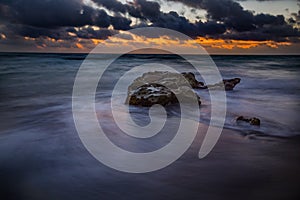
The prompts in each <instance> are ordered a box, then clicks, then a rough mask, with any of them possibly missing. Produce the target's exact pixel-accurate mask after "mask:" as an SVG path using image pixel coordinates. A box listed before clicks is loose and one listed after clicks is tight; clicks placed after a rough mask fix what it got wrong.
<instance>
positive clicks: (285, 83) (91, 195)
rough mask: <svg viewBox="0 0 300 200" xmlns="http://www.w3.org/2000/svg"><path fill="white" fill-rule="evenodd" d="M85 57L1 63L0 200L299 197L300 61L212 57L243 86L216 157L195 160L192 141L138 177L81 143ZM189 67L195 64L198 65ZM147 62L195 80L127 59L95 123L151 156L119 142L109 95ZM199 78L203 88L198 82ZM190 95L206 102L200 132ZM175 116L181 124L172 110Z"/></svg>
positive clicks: (140, 115)
mask: <svg viewBox="0 0 300 200" xmlns="http://www.w3.org/2000/svg"><path fill="white" fill-rule="evenodd" d="M86 57H87V54H50V53H49V54H48V53H47V54H46V53H45V54H38V53H0V113H1V115H0V186H1V189H0V190H2V191H1V192H0V199H49V200H52V199H128V200H129V199H130V200H132V199H224V197H226V198H228V199H261V198H263V199H288V198H286V197H297V196H298V197H299V184H298V183H299V174H300V171H299V161H300V157H299V148H298V147H299V143H294V142H293V141H295V140H298V138H299V135H300V118H299V113H300V56H278V55H276V56H242V55H239V56H218V55H214V56H212V59H213V60H214V62H215V64H216V65H217V67H218V69H219V71H220V73H221V75H222V77H223V78H224V79H230V78H236V77H238V78H241V82H240V83H239V84H238V85H237V86H236V87H235V88H234V90H233V91H228V92H226V96H227V115H226V120H225V125H224V130H225V131H224V132H223V134H222V137H221V139H220V141H219V142H218V144H217V145H216V147H215V149H214V150H213V151H212V153H211V154H209V156H208V157H207V158H205V159H202V160H199V159H198V158H197V153H198V151H199V148H200V142H199V141H197V139H196V142H195V144H193V145H192V147H191V148H190V149H189V151H188V152H187V153H186V154H184V156H183V158H181V159H179V160H178V161H176V162H175V163H174V164H172V165H171V166H168V167H167V168H165V169H162V170H160V171H157V172H153V173H149V174H134V175H132V174H124V173H121V172H118V171H115V170H113V169H110V168H108V167H106V166H104V165H102V164H100V163H99V162H98V161H96V160H95V159H94V158H93V157H92V156H91V155H90V154H89V153H88V152H87V150H86V149H85V148H84V146H83V145H82V143H81V141H80V139H79V137H78V135H77V132H76V129H75V125H74V121H73V116H72V90H73V84H74V80H75V77H76V74H77V71H78V69H79V67H80V66H81V64H82V63H83V62H84V60H85V58H86ZM104 59H105V56H103V55H98V57H96V58H95V59H94V60H93V59H91V60H89V61H88V64H90V65H93V66H95V65H96V66H97V67H99V68H101V67H103V65H102V64H103V62H104ZM189 59H191V60H193V61H195V62H198V61H199V63H201V57H199V56H194V55H191V56H189ZM149 62H151V63H158V64H164V65H167V66H170V67H173V68H175V69H178V70H180V71H182V72H183V71H190V70H191V68H190V66H189V65H188V64H187V62H186V61H185V60H183V59H182V58H181V57H179V56H175V55H150V54H147V55H125V56H122V57H120V58H119V59H118V60H117V61H116V62H114V63H113V66H112V68H109V69H108V71H107V73H106V74H105V76H104V77H103V79H101V82H100V83H99V85H98V89H97V93H96V97H95V98H96V110H97V113H98V114H99V116H100V115H101V121H102V124H103V125H104V126H105V129H106V130H107V132H108V134H111V137H112V138H111V139H112V140H113V141H115V142H116V143H118V144H119V145H120V146H123V145H124V146H126V145H127V147H128V145H129V146H130V147H128V148H130V149H132V150H133V151H144V150H145V149H146V150H149V148H150V149H153V147H152V146H150V147H149V146H147V145H148V144H147V142H144V143H142V144H140V145H139V144H138V143H137V142H135V141H130V142H128V143H127V142H126V138H124V137H120V138H118V137H117V136H118V129H116V126H115V125H114V124H112V120H111V117H110V114H109V113H110V109H111V107H110V106H111V104H110V96H111V90H112V89H113V86H114V84H115V83H116V81H117V80H118V79H119V78H120V77H121V76H122V74H124V73H125V72H126V71H128V70H130V69H131V68H133V67H135V66H138V65H141V64H145V63H149ZM196 78H197V79H198V80H200V81H201V80H203V78H202V77H201V75H199V74H197V76H196ZM196 92H197V93H198V94H199V96H200V97H201V101H202V105H201V108H200V113H201V117H200V119H199V124H200V125H201V127H205V126H207V125H208V124H209V119H210V97H209V93H208V92H207V91H206V90H196ZM126 93H127V91H124V94H126ZM120 103H122V102H120ZM82 106H83V108H84V106H85V105H82ZM131 114H132V117H133V118H135V119H137V120H136V121H137V122H139V123H145V122H149V116H148V112H147V110H145V109H143V108H140V107H138V108H136V107H131ZM172 114H173V115H175V116H176V115H180V113H178V112H176V110H175V111H174V112H173V113H172ZM240 115H242V116H246V117H257V118H259V119H260V120H261V125H260V126H251V125H249V124H247V123H236V121H235V119H236V117H238V116H240ZM202 125H203V126H202ZM87 126H88V124H87ZM175 128H176V127H175ZM170 130H173V128H172V129H170ZM167 132H169V133H170V134H171V133H172V131H167ZM249 136H253V137H254V138H257V139H255V140H251V137H249ZM249 138H250V139H249ZM198 139H199V138H198ZM248 139H249V140H248ZM269 139H270V141H269ZM277 140H279V141H283V142H279V143H278V142H274V141H277ZM154 142H157V143H156V144H155V145H157V146H155V147H154V149H157V148H158V147H161V146H162V144H161V143H162V142H164V141H161V140H156V139H155V138H154ZM148 147H149V148H148ZM2 197H3V198H2ZM294 199H297V198H294Z"/></svg>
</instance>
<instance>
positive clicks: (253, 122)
mask: <svg viewBox="0 0 300 200" xmlns="http://www.w3.org/2000/svg"><path fill="white" fill-rule="evenodd" d="M236 121H244V122H248V123H249V124H251V125H256V126H259V125H260V119H258V118H256V117H252V118H245V117H244V116H239V117H238V118H236Z"/></svg>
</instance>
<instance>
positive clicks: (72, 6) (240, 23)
mask: <svg viewBox="0 0 300 200" xmlns="http://www.w3.org/2000/svg"><path fill="white" fill-rule="evenodd" d="M144 27H161V28H168V29H171V30H174V31H178V32H180V33H182V34H185V35H187V36H189V37H190V41H181V39H180V38H174V37H168V36H167V35H163V34H158V35H157V36H156V37H155V38H153V37H150V38H147V37H146V36H144V35H143V36H137V35H134V34H132V33H130V32H128V31H130V30H132V29H135V28H144ZM299 28H300V0H0V51H1V52H55V53H64V52H65V53H68V52H78V53H81V52H83V53H88V52H90V51H91V50H92V49H93V48H95V47H96V46H97V45H101V46H102V47H104V48H107V49H111V51H112V53H113V51H114V49H116V48H122V47H125V46H128V45H135V44H136V43H139V45H140V46H141V44H151V45H152V46H153V47H159V45H161V44H164V45H173V46H175V47H176V46H177V45H178V46H184V47H185V48H186V47H190V48H194V46H193V45H191V44H192V43H197V44H199V45H201V46H202V47H204V48H205V49H206V51H208V52H209V53H210V54H300V51H299V49H300V29H299ZM116 34H118V37H115V35H116ZM111 47H113V48H111ZM187 53H188V51H187Z"/></svg>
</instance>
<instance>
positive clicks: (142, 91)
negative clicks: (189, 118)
mask: <svg viewBox="0 0 300 200" xmlns="http://www.w3.org/2000/svg"><path fill="white" fill-rule="evenodd" d="M188 76H189V77H190V79H189V80H188V79H186V78H185V75H183V74H178V73H171V72H157V71H156V72H148V73H145V74H143V75H142V76H141V77H138V78H137V79H135V80H134V81H133V83H132V84H131V85H130V86H129V87H128V94H127V99H126V102H125V103H127V104H129V105H136V106H145V107H150V106H152V105H154V104H160V105H163V106H165V105H170V104H175V103H178V99H177V97H176V95H177V96H179V97H180V98H182V99H183V102H189V100H191V101H192V100H195V98H196V99H197V102H198V104H199V105H200V104H201V101H200V97H199V96H198V95H197V94H196V93H195V92H194V91H193V90H192V88H191V87H193V86H192V84H193V85H194V86H196V82H195V80H196V79H195V78H194V79H193V78H192V75H188ZM191 82H192V84H191Z"/></svg>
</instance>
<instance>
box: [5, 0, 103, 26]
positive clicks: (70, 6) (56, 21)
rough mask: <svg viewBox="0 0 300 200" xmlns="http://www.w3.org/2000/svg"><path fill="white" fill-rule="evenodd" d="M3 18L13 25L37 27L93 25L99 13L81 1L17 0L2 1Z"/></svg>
mask: <svg viewBox="0 0 300 200" xmlns="http://www.w3.org/2000/svg"><path fill="white" fill-rule="evenodd" d="M1 7H3V8H4V10H5V12H4V13H3V14H2V17H4V18H7V19H8V20H9V21H10V22H12V23H19V24H26V25H31V26H37V27H60V26H83V25H86V24H89V25H92V24H93V20H94V18H95V16H97V12H96V11H95V10H94V9H92V8H91V7H88V6H85V5H83V4H82V2H81V1H80V0H72V1H70V0H49V1H41V0H15V1H4V2H3V1H2V2H1Z"/></svg>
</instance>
